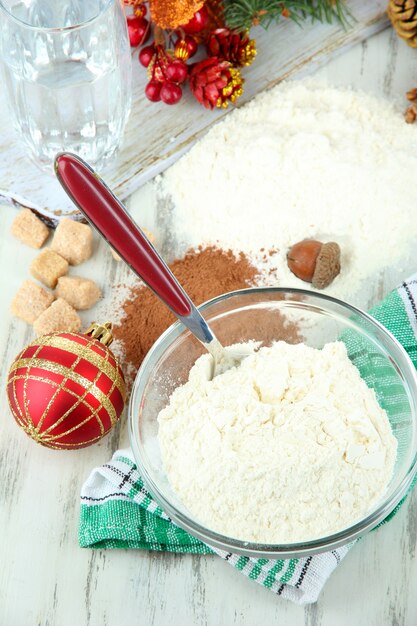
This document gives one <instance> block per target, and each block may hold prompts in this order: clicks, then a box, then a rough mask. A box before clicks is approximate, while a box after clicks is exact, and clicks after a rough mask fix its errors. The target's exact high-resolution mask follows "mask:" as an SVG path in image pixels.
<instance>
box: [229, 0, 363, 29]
mask: <svg viewBox="0 0 417 626" xmlns="http://www.w3.org/2000/svg"><path fill="white" fill-rule="evenodd" d="M224 10H225V19H226V24H227V25H228V26H229V28H231V29H233V30H245V29H249V28H251V27H252V26H255V25H258V24H260V25H261V26H263V27H264V28H268V26H269V25H270V24H271V23H272V22H277V21H279V20H280V19H281V18H282V17H284V18H290V19H292V20H293V21H295V22H297V23H298V24H300V23H301V22H302V21H304V20H306V19H308V18H310V20H311V21H313V22H314V21H317V22H327V23H331V22H332V21H333V20H334V19H336V20H338V21H339V22H340V23H341V24H342V26H343V27H344V28H346V27H347V26H348V25H349V23H350V19H351V18H352V16H351V14H350V13H349V10H348V8H347V7H346V4H345V1H344V0H283V1H282V2H279V1H278V0H224Z"/></svg>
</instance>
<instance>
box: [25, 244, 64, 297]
mask: <svg viewBox="0 0 417 626" xmlns="http://www.w3.org/2000/svg"><path fill="white" fill-rule="evenodd" d="M67 272H68V263H67V261H66V260H65V259H63V258H62V256H60V255H59V254H57V253H56V252H54V251H53V250H51V249H50V248H45V250H42V252H40V253H39V254H38V256H36V257H35V258H34V259H33V261H32V263H31V264H30V273H31V274H32V276H34V277H35V278H37V279H38V280H40V281H41V283H44V285H46V286H47V287H52V288H54V287H55V286H56V283H57V281H58V278H59V277H60V276H63V275H64V274H66V273H67Z"/></svg>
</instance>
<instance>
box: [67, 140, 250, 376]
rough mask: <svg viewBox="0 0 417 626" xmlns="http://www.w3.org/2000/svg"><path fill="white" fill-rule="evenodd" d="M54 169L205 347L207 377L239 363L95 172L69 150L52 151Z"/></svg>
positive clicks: (101, 229) (95, 223) (106, 235)
mask: <svg viewBox="0 0 417 626" xmlns="http://www.w3.org/2000/svg"><path fill="white" fill-rule="evenodd" d="M55 174H56V176H57V178H58V180H59V182H60V183H61V185H62V187H63V188H64V189H65V191H66V192H67V194H68V195H69V197H70V198H71V199H72V201H73V202H74V204H75V205H76V206H77V207H78V208H79V210H80V211H81V212H82V213H83V214H84V215H85V217H86V218H87V219H88V220H89V221H90V222H91V224H92V225H93V226H94V227H95V228H96V229H97V231H98V232H99V233H100V235H101V236H102V237H104V239H106V241H107V242H108V243H109V244H110V245H111V247H112V248H113V249H114V250H115V251H116V252H117V254H119V255H120V256H121V257H122V259H123V260H124V261H125V262H126V263H127V264H128V265H129V267H130V268H131V269H132V270H133V271H134V272H135V273H136V274H137V275H138V276H139V277H140V278H141V279H142V280H143V281H144V282H145V283H146V284H147V285H148V287H150V288H151V289H152V291H154V293H155V294H156V295H157V296H158V297H159V298H160V299H161V300H162V302H163V303H164V304H166V306H167V307H169V308H170V309H171V311H172V312H173V313H174V315H176V317H177V318H178V319H179V320H180V321H181V322H182V323H183V324H184V326H186V327H187V328H188V329H189V330H190V331H191V332H192V333H193V335H194V336H195V337H197V339H198V340H199V341H201V343H202V344H203V345H204V347H205V348H206V349H207V350H208V351H209V352H210V354H211V355H212V357H213V370H212V376H216V375H217V374H219V373H222V372H224V371H226V370H228V369H230V368H231V367H234V366H236V365H239V364H240V362H241V361H242V359H243V358H244V357H245V356H246V355H247V354H243V353H238V352H234V351H233V352H232V351H230V350H226V349H225V348H224V347H223V346H222V345H221V343H220V342H219V341H218V339H217V338H216V336H215V335H214V333H213V331H212V330H211V329H210V327H209V325H208V324H207V322H206V321H205V319H204V318H203V317H202V315H201V313H200V312H199V310H198V309H197V308H196V306H195V305H194V304H193V302H192V301H191V300H190V298H189V297H188V295H187V294H186V293H185V291H184V289H183V288H182V287H181V285H180V284H179V282H178V281H177V279H176V278H175V276H174V275H173V273H172V272H171V270H170V269H169V267H168V266H167V264H166V263H165V261H164V260H163V259H162V258H161V256H160V255H159V253H158V252H157V251H156V250H155V248H154V247H153V245H152V244H151V242H150V241H149V240H148V239H147V237H146V236H145V235H144V233H143V232H142V231H141V229H140V228H139V227H138V226H137V224H136V223H135V222H134V221H133V219H132V218H131V217H130V215H129V213H128V212H127V210H126V208H125V207H124V205H123V204H122V203H121V202H120V200H118V199H117V198H116V196H115V195H114V194H113V193H112V192H111V191H110V189H109V188H108V187H107V185H106V184H105V183H104V182H103V181H102V180H101V178H100V177H99V176H98V174H97V173H96V172H95V171H94V170H93V169H92V168H91V167H90V166H89V165H87V163H85V161H83V160H82V159H80V157H78V156H76V155H75V154H71V153H69V152H63V153H60V154H58V155H57V156H56V158H55Z"/></svg>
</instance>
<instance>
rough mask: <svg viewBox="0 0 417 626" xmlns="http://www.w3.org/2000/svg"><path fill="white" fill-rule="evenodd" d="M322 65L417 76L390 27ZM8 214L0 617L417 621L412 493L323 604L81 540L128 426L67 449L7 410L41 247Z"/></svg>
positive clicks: (113, 277)
mask: <svg viewBox="0 0 417 626" xmlns="http://www.w3.org/2000/svg"><path fill="white" fill-rule="evenodd" d="M318 74H320V76H323V77H327V78H328V79H329V81H330V82H331V83H333V84H353V85H355V86H357V87H360V88H363V89H365V90H367V91H369V92H372V93H375V94H381V95H387V96H392V97H401V95H402V94H403V92H404V91H405V90H407V89H408V88H410V87H411V86H414V85H415V84H416V81H417V52H413V51H412V50H410V49H408V48H407V47H406V45H405V44H403V43H402V42H400V41H398V40H397V39H396V38H395V36H394V35H393V34H392V32H390V31H385V32H383V33H382V34H380V35H377V36H375V37H373V38H372V39H370V40H368V41H367V42H366V43H364V44H361V45H358V46H356V47H355V48H353V49H351V50H350V51H349V52H347V53H345V54H344V55H342V56H340V57H338V58H337V59H334V60H332V61H331V62H330V63H329V64H328V65H327V66H326V67H325V68H323V69H321V70H320V71H319V72H318ZM413 81H415V82H413ZM416 149H417V147H416ZM13 216H14V211H13V210H12V209H5V208H2V209H1V210H0V228H1V230H0V233H1V234H0V286H1V291H0V294H1V295H0V320H1V325H0V354H1V363H2V368H1V386H0V388H1V393H0V405H1V410H0V626H32V625H33V626H35V625H36V626H37V625H39V626H55V625H56V626H67V625H68V626H74V625H77V626H83V625H86V626H87V625H90V626H106V625H107V626H133V625H140V626H150V625H163V626H165V625H166V624H171V625H172V626H174V625H175V626H177V625H178V626H194V625H200V624H201V625H206V624H207V625H209V626H229V625H230V626H231V625H233V624H249V625H252V624H253V625H258V624H280V625H283V626H284V625H285V626H287V625H288V626H300V625H304V626H348V625H349V626H351V625H352V626H353V625H354V626H386V625H390V626H391V625H392V626H404V625H407V626H415V625H416V624H417V591H416V589H417V558H416V545H417V491H415V492H414V494H413V495H412V496H411V497H410V498H409V499H408V502H407V504H406V505H405V506H404V507H403V509H402V510H401V512H400V513H399V514H398V515H397V517H396V518H395V519H394V520H393V521H392V522H391V523H390V524H389V525H387V526H386V527H384V528H383V529H381V530H380V531H378V532H376V533H372V534H371V535H369V536H367V537H366V538H365V539H364V540H363V541H361V542H360V544H359V545H357V546H356V547H355V548H354V549H353V550H352V551H351V553H350V554H349V555H348V556H347V557H346V559H345V561H344V562H343V564H342V565H341V566H340V567H339V569H338V570H337V571H336V572H335V573H334V574H333V576H332V578H331V579H330V581H329V583H328V585H327V586H326V588H325V590H324V591H323V593H322V595H321V597H320V599H319V601H318V603H317V604H315V605H312V606H308V607H306V608H302V607H298V606H294V605H292V604H290V603H288V602H285V601H283V600H281V599H279V598H277V597H276V596H274V595H273V594H272V593H270V592H268V591H266V590H265V589H263V588H261V587H259V586H258V585H256V584H254V583H253V582H251V581H249V580H246V579H245V578H244V577H243V576H241V575H239V573H238V572H236V571H235V570H234V569H233V568H231V567H230V566H229V565H228V564H227V563H225V562H223V561H222V560H221V559H219V558H217V557H208V556H205V557H198V556H189V555H172V554H157V553H148V552H141V551H91V550H81V549H80V548H79V547H78V544H77V524H78V510H79V499H78V496H79V491H80V486H81V484H82V482H83V481H84V480H85V478H86V477H87V475H88V473H89V471H90V470H91V468H92V467H94V466H95V465H98V464H101V463H103V462H105V461H106V460H107V459H108V458H109V457H110V456H111V454H112V452H113V451H114V450H115V449H116V448H117V447H119V446H123V445H126V444H127V433H126V425H125V423H122V424H121V425H120V427H118V428H117V429H116V430H115V431H114V432H113V434H111V435H110V436H109V437H107V438H106V439H105V440H104V441H102V442H101V443H99V444H97V445H95V446H93V447H90V448H87V449H85V450H81V451H77V452H69V453H65V452H56V451H50V450H47V449H45V448H42V447H40V446H38V445H36V444H35V443H33V442H32V441H30V440H29V439H28V438H27V437H26V436H25V435H24V434H23V433H22V432H21V431H20V430H19V429H18V428H17V426H16V425H15V423H14V421H13V419H12V417H11V416H10V414H9V411H8V407H7V405H6V399H5V394H4V384H5V377H6V376H7V368H8V366H9V364H10V362H11V361H12V359H13V357H14V356H15V355H16V354H17V353H18V352H19V350H20V349H21V348H22V347H23V346H24V345H25V344H26V343H28V341H29V340H30V339H31V338H32V336H31V333H30V331H29V330H28V328H27V327H26V326H25V324H24V323H23V322H20V321H18V320H14V319H12V318H11V316H10V314H9V303H10V299H11V297H12V295H13V293H14V292H15V291H16V289H17V287H18V285H19V284H20V282H21V281H22V280H23V278H25V277H27V272H28V270H27V268H28V264H29V261H30V259H31V258H32V257H33V256H34V252H33V251H31V250H29V249H27V250H26V249H24V248H23V246H21V245H19V244H18V243H16V242H14V241H12V239H11V237H10V236H9V235H8V234H7V231H8V229H9V226H10V223H11V220H12V219H13ZM99 248H100V249H99V251H98V252H97V253H96V254H95V255H94V259H93V260H92V261H90V262H89V265H88V266H85V268H84V267H83V273H87V275H90V276H93V275H95V276H96V277H97V278H98V279H99V281H100V282H101V283H103V284H104V283H106V284H109V283H110V282H111V281H119V280H123V275H124V273H125V271H126V270H125V269H124V268H123V267H121V265H120V264H119V265H118V266H117V268H116V267H115V264H114V263H112V261H111V259H110V256H109V255H105V253H104V252H105V251H104V249H103V246H102V245H100V246H99ZM416 269H417V262H416ZM80 273H81V272H80ZM391 280H392V278H387V279H386V281H385V285H383V287H384V289H385V290H387V289H388V288H390V287H391V286H392V285H391ZM378 292H379V293H381V286H380V285H370V287H369V299H370V300H372V299H375V298H376V297H377V295H378Z"/></svg>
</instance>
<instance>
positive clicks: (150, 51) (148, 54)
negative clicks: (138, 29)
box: [139, 45, 155, 67]
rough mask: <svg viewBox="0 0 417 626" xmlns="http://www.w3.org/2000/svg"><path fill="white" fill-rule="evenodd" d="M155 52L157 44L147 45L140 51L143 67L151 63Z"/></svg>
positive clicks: (140, 61) (140, 60)
mask: <svg viewBox="0 0 417 626" xmlns="http://www.w3.org/2000/svg"><path fill="white" fill-rule="evenodd" d="M154 54H155V46H153V45H150V46H145V47H144V48H142V49H141V51H140V52H139V63H140V64H141V65H143V67H148V65H149V63H150V62H151V61H152V57H153V56H154Z"/></svg>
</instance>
